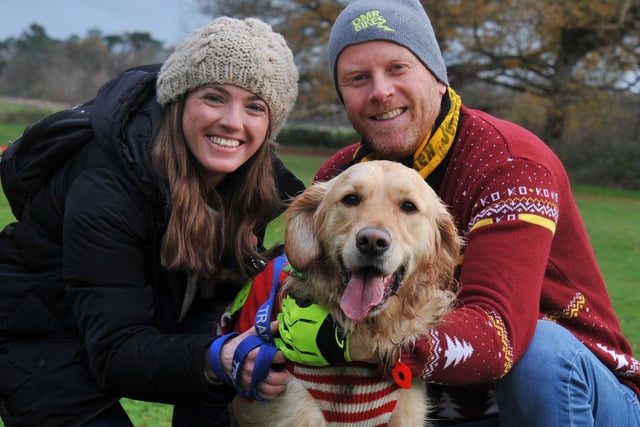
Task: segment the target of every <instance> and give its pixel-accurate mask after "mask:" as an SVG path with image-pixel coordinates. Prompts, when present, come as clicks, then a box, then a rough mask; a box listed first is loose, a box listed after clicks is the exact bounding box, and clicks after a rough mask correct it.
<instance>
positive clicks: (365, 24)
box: [351, 10, 395, 32]
mask: <svg viewBox="0 0 640 427" xmlns="http://www.w3.org/2000/svg"><path fill="white" fill-rule="evenodd" d="M386 24H387V18H385V17H384V16H383V15H382V14H381V13H380V11H379V10H370V11H369V12H367V13H365V14H363V15H360V16H358V17H357V18H355V19H354V20H352V21H351V25H353V29H354V30H355V31H356V32H358V31H360V30H364V29H365V28H369V27H378V28H380V29H381V30H384V31H395V30H394V29H393V28H389V27H388V26H387V25H386Z"/></svg>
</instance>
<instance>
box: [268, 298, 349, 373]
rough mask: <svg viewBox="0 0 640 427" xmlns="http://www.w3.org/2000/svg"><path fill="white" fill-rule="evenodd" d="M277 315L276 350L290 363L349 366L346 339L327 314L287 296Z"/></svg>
mask: <svg viewBox="0 0 640 427" xmlns="http://www.w3.org/2000/svg"><path fill="white" fill-rule="evenodd" d="M281 309H282V311H281V312H280V313H279V314H278V321H279V327H278V331H279V334H280V336H279V337H276V338H275V344H276V347H278V349H279V350H280V351H282V353H284V355H285V357H286V358H287V359H289V360H291V361H293V362H297V363H302V364H305V365H314V366H327V365H331V364H340V363H344V362H350V361H351V359H350V357H349V337H348V336H345V334H344V332H343V330H342V328H341V327H340V326H338V325H337V324H336V323H335V322H334V320H333V318H332V317H331V315H330V314H329V312H328V311H327V310H326V309H324V308H322V307H320V306H319V305H317V304H311V303H306V302H302V301H296V300H295V298H294V297H292V296H289V295H287V296H286V297H284V298H283V300H282V304H281Z"/></svg>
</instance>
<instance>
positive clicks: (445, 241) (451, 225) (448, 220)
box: [436, 204, 463, 288]
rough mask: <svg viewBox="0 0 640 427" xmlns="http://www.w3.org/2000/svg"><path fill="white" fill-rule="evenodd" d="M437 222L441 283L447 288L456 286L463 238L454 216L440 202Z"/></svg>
mask: <svg viewBox="0 0 640 427" xmlns="http://www.w3.org/2000/svg"><path fill="white" fill-rule="evenodd" d="M436 223H437V225H438V232H439V233H440V239H437V240H436V242H437V244H438V248H437V251H438V256H439V257H440V260H441V263H440V265H441V266H442V267H443V268H442V271H441V275H442V277H441V283H442V284H444V285H445V286H446V287H447V288H449V287H454V286H455V284H454V283H453V275H454V271H455V267H456V263H457V261H458V257H459V256H460V250H461V248H462V244H463V242H462V238H461V237H460V235H459V234H458V230H457V228H456V225H455V222H454V220H453V217H452V216H451V214H450V213H449V211H448V209H447V208H446V206H444V204H440V206H439V207H438V214H437V219H436Z"/></svg>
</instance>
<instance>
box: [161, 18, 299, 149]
mask: <svg viewBox="0 0 640 427" xmlns="http://www.w3.org/2000/svg"><path fill="white" fill-rule="evenodd" d="M207 83H219V84H232V85H235V86H238V87H241V88H244V89H247V90H248V91H250V92H252V93H254V94H256V95H257V96H259V97H260V98H261V99H262V100H263V101H265V102H266V103H267V105H268V106H269V119H270V120H269V124H270V138H271V139H274V138H275V137H276V135H277V134H278V132H279V131H280V129H281V128H282V127H283V126H284V123H285V121H286V119H287V116H288V115H289V113H290V112H291V110H292V109H293V106H294V104H295V101H296V98H297V96H298V69H297V68H296V65H295V63H294V61H293V53H292V52H291V49H289V47H288V46H287V42H286V41H285V39H284V38H283V37H282V36H281V35H280V34H278V33H275V32H273V31H272V30H271V26H269V25H268V24H266V23H264V22H262V21H260V20H257V19H253V18H248V19H244V20H239V19H234V18H229V17H221V18H217V19H214V20H212V21H210V22H209V23H208V24H207V25H205V26H204V27H201V28H199V29H197V30H195V31H193V32H192V33H191V34H190V35H189V36H188V37H187V38H185V39H184V40H183V41H182V43H181V44H180V45H179V46H178V47H177V48H176V49H175V51H174V52H173V53H172V54H171V55H170V56H169V58H168V59H167V60H166V62H165V63H164V64H163V65H162V68H161V69H160V74H159V75H158V80H157V83H156V90H157V96H158V102H159V103H160V104H161V105H163V106H164V105H166V104H168V103H170V102H173V101H175V100H177V99H178V98H179V97H180V96H182V95H184V94H185V93H187V92H189V91H192V90H194V89H196V88H198V87H200V86H202V85H203V84H207Z"/></svg>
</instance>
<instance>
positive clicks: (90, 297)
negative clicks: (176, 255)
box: [0, 66, 303, 426]
mask: <svg viewBox="0 0 640 427" xmlns="http://www.w3.org/2000/svg"><path fill="white" fill-rule="evenodd" d="M158 70H159V66H148V67H141V68H136V69H132V70H129V71H126V72H124V73H123V74H121V75H120V76H118V77H117V78H115V79H113V80H112V81H110V82H108V83H107V84H105V86H103V88H101V90H100V92H99V93H98V96H97V97H96V99H95V102H93V104H92V105H91V106H90V109H91V120H92V124H93V128H94V132H95V139H94V140H93V141H92V142H90V143H89V144H87V145H86V146H85V147H84V148H83V149H82V150H81V151H80V153H79V154H77V155H75V156H74V158H72V159H70V160H69V162H68V164H67V165H66V166H65V167H64V169H63V170H61V171H59V172H58V173H57V174H56V175H55V176H54V177H53V179H52V180H51V181H50V183H48V184H47V186H46V187H45V188H43V189H42V190H41V191H39V192H38V193H37V194H36V195H35V197H34V198H33V199H32V201H31V202H30V204H28V205H27V207H26V208H25V212H24V214H23V220H22V221H20V222H18V223H14V224H10V225H9V226H7V227H6V228H5V230H4V231H3V232H2V234H0V414H2V417H3V420H4V422H5V424H6V425H7V426H47V425H55V426H62V425H65V426H72V425H77V424H79V423H81V422H82V421H83V420H86V419H87V418H89V417H91V416H92V415H94V414H95V413H97V412H98V411H100V410H102V409H104V408H105V407H107V406H109V405H111V404H112V403H113V402H115V401H116V400H118V399H119V398H120V397H121V396H125V397H130V398H134V399H141V400H151V401H157V402H166V403H180V402H198V401H210V402H214V401H217V402H220V401H225V400H228V399H229V398H230V397H231V396H232V393H231V390H230V389H228V388H226V387H225V386H218V387H215V386H212V385H210V384H209V383H208V382H207V381H206V380H205V377H204V374H203V373H204V354H205V351H206V348H207V346H208V345H209V344H210V342H211V341H212V340H213V339H214V338H215V335H214V333H213V331H212V332H211V333H209V334H191V333H177V332H180V330H179V328H180V324H179V323H178V315H179V312H180V308H181V306H182V299H183V295H184V292H185V283H186V279H185V276H184V275H183V274H179V273H174V274H169V273H168V272H167V271H166V270H164V269H163V268H162V267H161V266H160V265H159V261H158V260H159V255H158V254H159V246H160V242H161V238H162V234H163V232H164V230H165V226H166V220H167V218H166V215H167V212H168V210H167V203H168V197H167V191H166V189H165V188H163V187H162V185H161V184H160V181H159V180H158V179H157V177H156V175H155V174H154V172H153V170H152V169H151V168H150V167H149V165H148V162H147V160H146V153H147V147H148V145H149V143H150V141H151V136H152V133H153V130H154V128H155V127H156V126H157V125H158V121H159V118H160V116H161V109H160V106H159V105H158V104H157V102H156V100H155V79H156V75H157V72H158ZM274 162H275V165H276V170H277V175H278V177H277V179H278V183H279V186H280V191H281V197H282V198H283V199H286V198H288V197H289V196H290V195H294V194H296V193H297V192H299V191H301V190H302V189H303V185H302V183H301V182H300V181H299V180H298V179H297V178H295V177H294V176H293V175H292V174H291V173H290V172H289V171H288V170H286V168H285V167H284V166H283V165H282V164H281V162H280V161H279V160H278V159H274ZM277 214H279V212H274V216H275V215H277ZM62 266H63V267H62ZM196 305H197V302H196ZM79 331H82V332H81V333H80V332H79ZM81 335H82V337H81Z"/></svg>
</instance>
